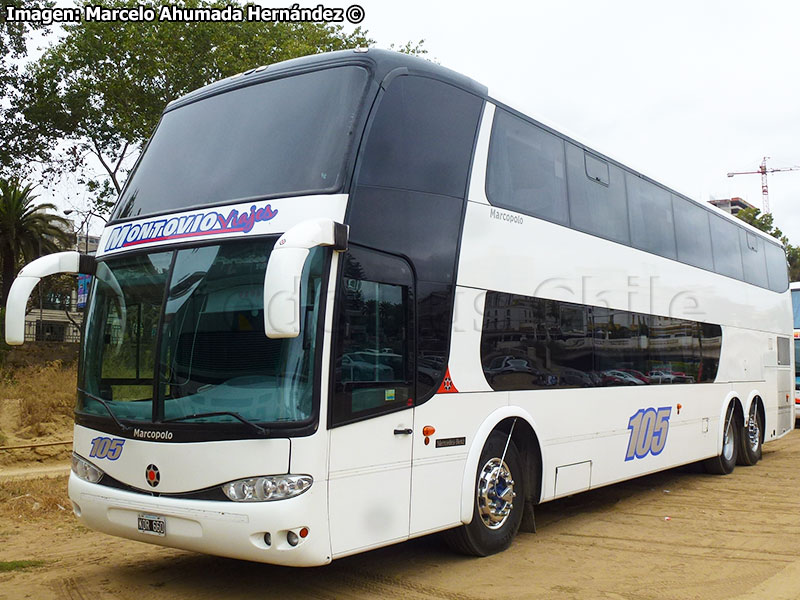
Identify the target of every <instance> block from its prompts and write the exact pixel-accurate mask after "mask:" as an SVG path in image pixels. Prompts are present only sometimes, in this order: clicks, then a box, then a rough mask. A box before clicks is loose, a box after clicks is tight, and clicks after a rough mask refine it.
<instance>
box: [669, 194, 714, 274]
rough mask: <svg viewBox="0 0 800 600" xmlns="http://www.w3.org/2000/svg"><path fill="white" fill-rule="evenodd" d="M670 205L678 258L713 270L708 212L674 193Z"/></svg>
mask: <svg viewBox="0 0 800 600" xmlns="http://www.w3.org/2000/svg"><path fill="white" fill-rule="evenodd" d="M672 207H673V216H674V218H675V238H676V241H677V245H678V260H679V261H681V262H685V263H688V264H690V265H694V266H695V267H701V268H703V269H708V270H709V271H713V270H714V259H713V256H712V254H711V234H710V230H709V225H708V218H709V212H708V211H707V210H705V209H703V208H701V207H700V206H698V205H697V204H695V203H694V202H689V201H688V200H685V199H683V198H680V197H678V196H675V195H673V196H672Z"/></svg>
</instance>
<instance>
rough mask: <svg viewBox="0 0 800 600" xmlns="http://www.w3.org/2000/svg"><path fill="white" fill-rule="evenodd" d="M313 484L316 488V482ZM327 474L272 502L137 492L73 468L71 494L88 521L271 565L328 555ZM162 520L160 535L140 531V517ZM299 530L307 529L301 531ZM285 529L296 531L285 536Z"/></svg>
mask: <svg viewBox="0 0 800 600" xmlns="http://www.w3.org/2000/svg"><path fill="white" fill-rule="evenodd" d="M315 487H316V488H317V489H315ZM325 492H326V487H325V483H324V482H315V485H312V486H311V488H310V489H309V490H308V491H306V492H305V493H303V494H301V495H300V496H297V497H296V498H290V499H288V500H278V501H275V502H216V501H206V500H186V499H176V498H169V497H165V496H150V495H147V494H137V493H134V492H129V491H125V490H119V489H116V488H110V487H106V486H103V485H99V484H94V483H89V482H87V481H84V480H82V479H80V478H79V477H78V476H77V475H75V473H70V478H69V497H70V500H71V501H72V508H73V512H74V513H75V515H76V516H77V517H78V519H79V520H80V521H81V523H83V524H84V525H86V526H87V527H89V528H91V529H95V530H97V531H102V532H103V533H108V534H111V535H115V536H119V537H123V538H128V539H131V540H137V541H140V542H148V543H151V544H158V545H161V546H168V547H171V548H181V549H184V550H192V551H194V552H201V553H204V554H214V555H217V556H226V557H229V558H238V559H243V560H252V561H256V562H263V563H271V564H276V565H286V566H296V567H311V566H318V565H324V564H327V563H329V562H330V561H331V549H330V535H329V532H328V524H327V514H328V510H327V501H326V493H325ZM140 517H144V518H155V519H158V520H163V523H164V525H165V532H164V534H163V535H158V534H154V533H143V532H141V531H140V530H139V519H140ZM303 528H305V529H306V531H305V532H304V533H305V534H306V535H305V537H300V533H301V531H302V530H303ZM289 532H294V533H295V535H296V536H297V537H296V539H297V543H296V545H292V544H291V543H290V539H291V538H292V537H294V536H290V535H289Z"/></svg>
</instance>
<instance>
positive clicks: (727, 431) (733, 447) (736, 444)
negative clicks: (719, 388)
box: [703, 402, 742, 475]
mask: <svg viewBox="0 0 800 600" xmlns="http://www.w3.org/2000/svg"><path fill="white" fill-rule="evenodd" d="M737 421H738V419H737V417H736V407H735V405H734V403H733V402H731V403H730V405H729V406H728V410H727V412H726V414H725V428H724V430H723V434H722V452H720V454H719V456H715V457H713V458H709V459H707V460H706V461H705V462H704V463H703V464H704V466H705V468H706V471H708V472H709V473H713V474H714V475H728V474H730V473H732V472H733V469H734V467H735V466H736V459H737V458H738V455H739V450H740V447H741V441H740V437H741V432H742V427H741V424H740V423H738V422H737Z"/></svg>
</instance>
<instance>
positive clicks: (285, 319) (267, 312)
mask: <svg viewBox="0 0 800 600" xmlns="http://www.w3.org/2000/svg"><path fill="white" fill-rule="evenodd" d="M348 231H349V228H348V227H347V225H342V224H341V223H337V222H335V221H333V220H332V219H310V220H308V221H303V222H302V223H298V224H297V225H295V226H294V227H292V228H291V229H289V230H288V231H287V232H286V233H284V234H283V235H282V236H281V237H280V239H279V240H278V241H277V242H276V243H275V247H274V248H273V250H272V254H271V255H270V257H269V262H268V263H267V272H266V274H265V275H264V331H265V332H266V334H267V337H269V338H272V339H281V338H293V337H297V336H298V335H300V279H301V277H302V274H303V266H304V265H305V262H306V258H308V253H309V250H311V248H314V247H316V246H332V247H333V249H334V250H336V251H339V252H342V251H344V250H347V237H348Z"/></svg>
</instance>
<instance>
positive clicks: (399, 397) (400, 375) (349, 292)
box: [332, 249, 414, 424]
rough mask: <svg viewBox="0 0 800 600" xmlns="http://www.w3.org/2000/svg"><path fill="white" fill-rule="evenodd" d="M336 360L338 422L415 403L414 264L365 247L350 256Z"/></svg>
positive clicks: (334, 418)
mask: <svg viewBox="0 0 800 600" xmlns="http://www.w3.org/2000/svg"><path fill="white" fill-rule="evenodd" d="M344 261H345V263H344V266H343V269H342V277H341V281H340V283H339V286H340V289H339V293H340V299H341V300H340V309H339V310H340V313H339V323H338V329H337V344H336V346H337V347H336V358H335V365H334V390H335V391H334V399H333V406H332V408H333V413H332V421H333V423H334V424H340V423H344V422H349V421H353V420H356V419H359V418H362V417H366V416H370V415H375V414H382V413H384V412H389V411H392V410H396V409H398V408H404V407H407V406H409V405H410V404H411V403H413V392H412V390H413V377H412V364H413V358H412V349H413V347H414V346H413V343H412V341H411V339H410V330H411V326H410V325H411V324H410V315H411V312H410V311H411V308H410V307H411V305H412V301H413V299H412V296H411V282H412V279H411V269H410V268H409V266H408V265H407V264H406V263H405V261H402V260H399V259H396V258H393V257H388V256H382V255H379V254H377V253H374V252H367V251H365V250H361V249H351V250H350V251H349V252H348V253H347V254H346V255H345V258H344Z"/></svg>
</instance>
